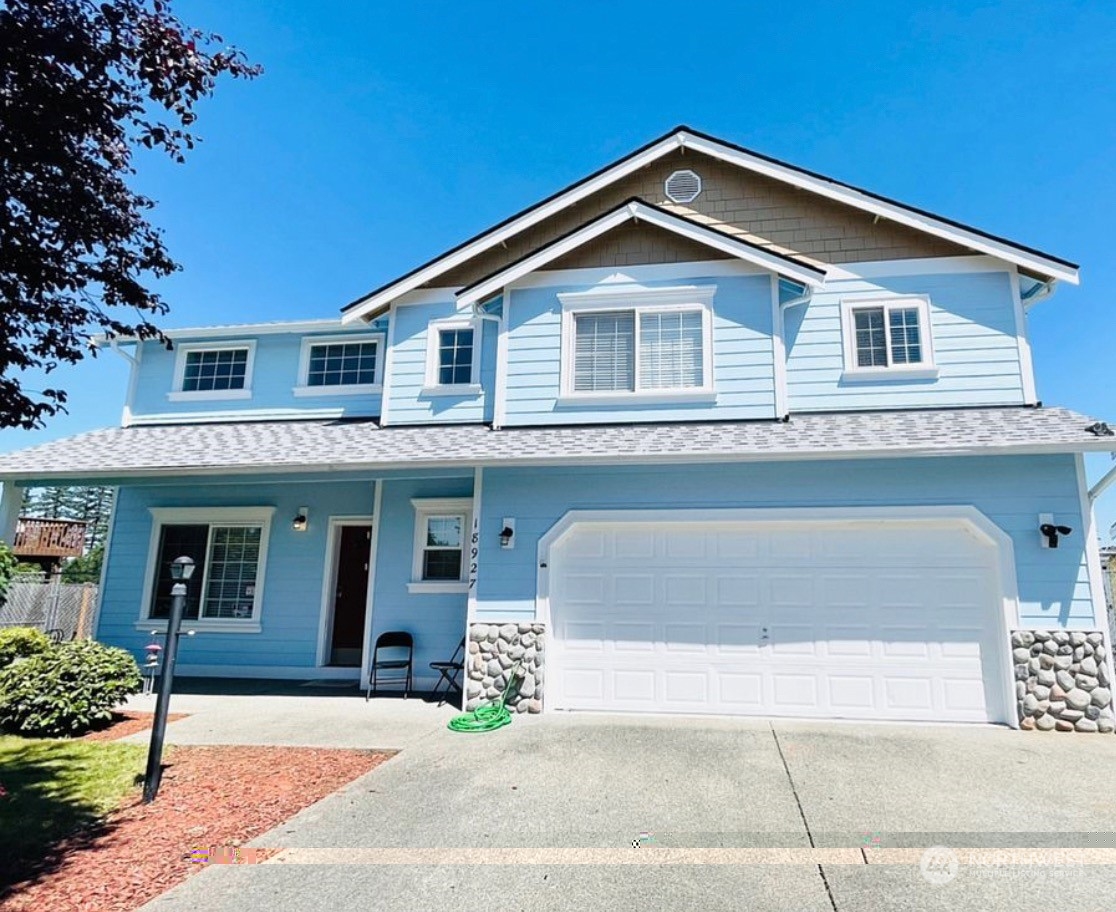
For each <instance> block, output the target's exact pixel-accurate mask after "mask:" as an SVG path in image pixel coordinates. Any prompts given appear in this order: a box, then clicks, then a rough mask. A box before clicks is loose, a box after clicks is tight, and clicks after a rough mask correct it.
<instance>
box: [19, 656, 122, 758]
mask: <svg viewBox="0 0 1116 912" xmlns="http://www.w3.org/2000/svg"><path fill="white" fill-rule="evenodd" d="M142 683H143V682H142V681H141V679H140V671H139V666H138V665H137V664H136V660H135V659H134V658H132V656H131V654H130V653H128V652H126V651H125V650H123V649H117V648H115V647H112V646H104V645H102V644H101V643H98V642H96V641H94V640H79V641H77V642H73V643H65V644H63V645H61V646H55V647H54V648H52V649H50V650H49V651H48V652H45V653H41V654H39V655H34V656H31V657H30V658H28V659H26V660H25V661H22V662H17V663H15V664H14V665H11V666H9V667H8V668H6V669H4V670H3V671H0V726H2V727H3V728H5V729H7V730H8V731H10V732H13V733H15V734H20V735H39V736H47V737H57V736H64V735H80V734H83V733H84V732H86V731H88V730H89V729H90V728H92V727H93V726H94V725H96V724H97V723H98V722H107V721H109V719H111V718H112V711H113V709H114V708H115V707H117V706H119V705H120V703H122V702H123V701H124V699H125V698H127V697H128V696H130V695H131V694H134V693H139V691H140V688H141V686H142Z"/></svg>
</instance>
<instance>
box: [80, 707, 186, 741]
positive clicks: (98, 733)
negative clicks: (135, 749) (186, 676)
mask: <svg viewBox="0 0 1116 912" xmlns="http://www.w3.org/2000/svg"><path fill="white" fill-rule="evenodd" d="M188 715H190V714H189V713H167V722H177V721H178V720H179V719H185V718H186V717H187V716H188ZM154 719H155V713H145V712H115V713H113V714H112V721H111V722H110V723H109V724H108V725H107V726H105V727H104V728H98V729H96V730H95V731H91V732H89V734H87V735H82V737H81V740H82V741H115V740H116V739H117V738H127V737H128V735H134V734H135V733H136V732H141V731H144V730H145V729H148V728H151V723H152V721H154Z"/></svg>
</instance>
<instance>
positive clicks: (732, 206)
mask: <svg viewBox="0 0 1116 912" xmlns="http://www.w3.org/2000/svg"><path fill="white" fill-rule="evenodd" d="M679 168H688V169H690V170H693V171H696V172H697V173H698V174H700V175H701V179H702V185H703V189H702V192H701V194H700V195H699V196H698V198H697V199H695V200H694V201H693V202H692V203H688V204H686V205H678V204H675V203H672V202H671V201H670V200H668V199H667V198H666V197H665V196H664V194H663V183H664V181H665V180H666V178H667V177H668V176H669V175H670V174H671V172H673V171H676V170H678V169H679ZM633 196H638V197H640V198H642V199H645V200H647V202H649V203H654V204H656V205H660V206H663V207H664V208H667V209H669V210H671V211H672V212H675V213H676V214H679V215H683V216H685V217H688V218H692V219H694V221H697V222H699V223H702V224H706V225H708V226H710V227H712V228H717V229H719V230H721V231H725V232H726V233H731V234H738V235H740V236H741V237H743V238H744V239H746V240H749V241H751V242H753V243H756V244H761V245H764V246H770V247H773V248H774V249H776V250H778V251H779V252H781V253H788V254H792V255H800V256H804V257H806V258H808V259H813V260H817V261H820V262H823V263H852V262H866V261H875V260H900V259H912V258H916V257H940V256H962V255H965V254H967V253H971V251H970V250H968V249H967V248H965V247H961V246H958V245H956V244H951V243H949V242H948V241H942V240H939V239H937V238H934V237H932V236H930V235H928V234H924V233H922V232H920V231H915V230H914V229H911V228H905V227H903V226H902V225H897V224H895V223H893V222H888V221H886V220H883V219H881V220H880V221H879V222H876V221H875V219H874V217H873V216H872V215H870V214H869V213H866V212H863V211H861V210H859V209H855V208H853V207H851V206H846V205H844V204H842V203H837V202H834V201H831V200H826V199H823V198H822V197H819V196H816V195H815V194H812V193H810V192H809V191H806V190H799V189H797V188H795V187H791V186H789V185H788V184H785V183H783V182H781V181H777V180H774V179H772V178H769V177H764V176H762V175H759V174H755V173H752V172H747V171H744V170H742V169H740V168H737V167H735V166H733V165H730V164H728V163H727V162H722V161H719V160H717V159H714V158H710V157H708V156H705V155H702V154H700V153H696V152H693V151H692V150H688V151H686V152H685V153H683V152H681V151H679V152H675V153H672V154H670V155H666V156H664V157H663V158H662V159H660V160H659V161H657V162H655V163H654V164H652V165H649V166H647V167H646V168H644V169H643V170H641V171H638V172H636V173H635V174H631V175H629V176H628V177H626V178H624V179H622V180H619V181H617V182H616V183H614V184H612V185H611V186H609V187H607V188H605V189H603V190H601V191H600V192H599V193H596V194H594V195H593V196H590V197H588V198H587V199H584V200H581V201H580V202H578V203H575V204H574V205H572V206H570V207H569V208H567V209H565V210H563V211H562V212H560V213H558V214H557V215H555V216H553V217H551V218H549V219H546V220H544V221H542V222H540V223H539V224H537V225H534V226H533V227H531V228H529V229H527V230H526V231H523V232H521V233H520V234H519V235H517V236H516V237H514V238H512V239H510V240H509V241H508V242H507V246H506V247H502V246H501V247H496V248H494V249H492V250H489V251H486V252H485V253H483V254H480V255H479V256H477V257H474V258H473V259H472V260H470V261H469V262H468V263H464V264H462V265H461V266H458V267H457V268H456V269H452V270H450V271H449V272H447V273H445V274H444V275H441V276H439V277H438V280H437V284H438V285H451V286H452V285H468V284H469V283H470V282H474V281H476V280H477V279H478V278H481V277H482V276H485V275H489V274H491V273H493V272H496V271H497V270H499V269H502V268H503V267H504V266H506V265H508V264H509V263H512V262H514V261H515V260H518V259H519V258H521V257H523V256H525V255H527V254H529V253H530V252H531V251H533V250H536V249H537V248H539V247H541V246H543V245H544V244H547V243H549V242H550V241H553V240H554V239H555V238H557V237H560V236H562V235H563V234H566V233H567V232H569V231H572V230H574V229H575V228H577V227H579V226H581V225H583V224H585V223H586V222H588V221H590V220H592V219H594V218H596V217H597V216H599V215H601V214H603V213H605V212H607V211H609V210H610V209H613V208H615V207H616V206H618V205H619V204H620V203H622V202H624V200H626V199H629V198H631V197H633ZM613 240H614V239H612V238H611V237H606V238H603V239H602V243H601V244H600V245H596V246H597V248H598V249H596V250H595V252H593V253H592V254H589V255H587V259H586V261H585V262H583V263H580V264H579V265H593V266H627V265H633V264H634V263H640V262H680V261H682V260H681V259H680V255H681V250H680V249H679V248H677V247H672V248H664V249H663V251H662V252H663V255H664V257H665V258H664V259H661V260H653V259H646V257H647V256H650V255H651V248H652V245H651V244H650V243H647V241H649V239H644V238H640V239H638V240H636V239H627V240H625V241H623V242H619V241H617V242H615V244H616V246H615V249H613V248H611V247H610V244H611V243H613ZM663 243H667V242H665V241H664V242H663ZM609 257H614V259H610V258H609ZM633 257H636V259H633ZM641 257H642V258H641ZM694 258H696V259H710V258H711V257H710V256H709V254H708V251H707V252H706V253H704V254H702V255H701V256H699V257H691V256H689V255H688V254H687V255H686V259H694ZM563 265H565V266H566V267H567V268H570V267H571V264H563Z"/></svg>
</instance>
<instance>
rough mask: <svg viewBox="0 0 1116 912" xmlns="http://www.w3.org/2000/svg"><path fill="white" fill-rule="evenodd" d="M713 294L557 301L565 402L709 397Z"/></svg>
mask: <svg viewBox="0 0 1116 912" xmlns="http://www.w3.org/2000/svg"><path fill="white" fill-rule="evenodd" d="M712 297H713V289H712V288H707V287H702V288H683V289H678V288H670V289H654V290H647V289H642V290H640V291H635V292H630V293H623V292H620V293H617V292H607V293H590V294H578V293H572V294H563V295H559V298H560V299H561V301H562V306H563V314H562V319H563V346H564V347H565V356H564V363H563V377H562V393H563V398H565V399H568V400H570V401H576V400H578V399H585V400H600V399H604V398H614V397H615V398H618V399H621V400H625V399H639V398H644V399H658V398H663V399H668V398H671V397H678V396H686V395H688V394H690V395H693V394H699V395H709V394H712V392H713V371H712V363H711V360H712V353H711V338H712V307H711V304H712Z"/></svg>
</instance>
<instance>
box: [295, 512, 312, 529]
mask: <svg viewBox="0 0 1116 912" xmlns="http://www.w3.org/2000/svg"><path fill="white" fill-rule="evenodd" d="M309 524H310V508H309V507H299V508H298V515H297V516H296V517H295V518H294V519H292V520H291V528H292V529H294V530H295V531H296V532H305V531H306V527H307V526H308V525H309Z"/></svg>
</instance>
